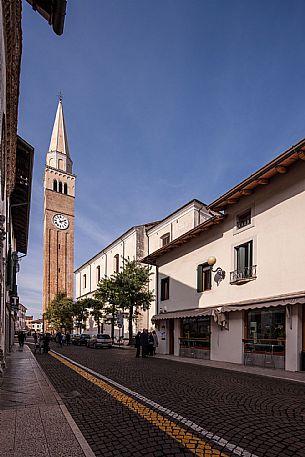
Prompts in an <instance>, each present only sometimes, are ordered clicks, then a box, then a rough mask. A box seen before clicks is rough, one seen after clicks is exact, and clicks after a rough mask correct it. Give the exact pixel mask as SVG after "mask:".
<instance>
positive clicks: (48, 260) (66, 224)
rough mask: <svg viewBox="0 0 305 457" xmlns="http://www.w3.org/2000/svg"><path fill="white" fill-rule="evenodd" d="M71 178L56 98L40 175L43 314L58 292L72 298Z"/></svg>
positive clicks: (66, 145)
mask: <svg viewBox="0 0 305 457" xmlns="http://www.w3.org/2000/svg"><path fill="white" fill-rule="evenodd" d="M74 198H75V175H73V174H72V160H71V157H70V152H69V145H68V138H67V132H66V126H65V120H64V113H63V106H62V99H61V97H60V98H59V102H58V107H57V112H56V116H55V122H54V126H53V131H52V136H51V142H50V146H49V150H48V152H47V156H46V167H45V172H44V259H43V312H45V311H46V310H47V307H48V305H49V303H50V301H51V300H52V299H53V298H54V296H55V295H56V294H57V293H59V292H64V293H66V295H67V296H68V297H72V298H73V284H74V276H73V275H74V273H73V267H74Z"/></svg>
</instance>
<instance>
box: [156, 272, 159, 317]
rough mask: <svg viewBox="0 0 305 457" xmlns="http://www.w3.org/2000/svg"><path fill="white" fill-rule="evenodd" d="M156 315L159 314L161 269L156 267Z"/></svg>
mask: <svg viewBox="0 0 305 457" xmlns="http://www.w3.org/2000/svg"><path fill="white" fill-rule="evenodd" d="M156 314H159V267H158V266H157V265H156Z"/></svg>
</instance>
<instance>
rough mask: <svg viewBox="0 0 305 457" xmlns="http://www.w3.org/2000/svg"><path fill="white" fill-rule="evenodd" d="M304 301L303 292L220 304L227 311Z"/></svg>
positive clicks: (301, 302)
mask: <svg viewBox="0 0 305 457" xmlns="http://www.w3.org/2000/svg"><path fill="white" fill-rule="evenodd" d="M303 303H305V294H301V295H298V296H296V295H295V294H293V295H290V296H289V295H284V296H282V298H279V296H278V297H276V298H275V297H273V298H270V299H265V300H257V301H255V302H254V301H253V302H252V303H249V302H245V303H238V304H235V305H225V306H222V311H223V312H229V311H243V310H244V311H246V310H248V309H262V308H270V307H275V306H286V305H297V304H303Z"/></svg>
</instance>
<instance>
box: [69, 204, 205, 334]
mask: <svg viewBox="0 0 305 457" xmlns="http://www.w3.org/2000/svg"><path fill="white" fill-rule="evenodd" d="M213 214H214V212H213V211H210V210H207V209H206V205H205V204H204V203H202V202H200V201H199V200H192V201H190V202H189V203H187V204H186V205H184V206H182V207H181V208H179V209H178V210H176V211H175V212H173V213H172V214H170V215H168V216H166V217H165V218H164V219H163V220H161V221H159V222H153V223H150V224H146V225H139V226H135V227H132V228H131V229H129V230H128V231H127V232H125V233H124V234H123V235H121V236H120V237H119V238H117V239H116V240H115V241H113V242H112V243H111V244H110V245H108V246H107V247H105V248H104V249H103V250H102V251H100V252H99V253H98V254H96V255H95V256H94V257H93V258H91V259H89V260H88V261H87V262H86V263H84V264H83V265H81V266H80V267H79V268H78V269H77V270H76V271H75V278H76V299H77V300H79V299H82V298H87V297H94V293H95V292H96V290H97V284H98V282H99V281H100V279H102V278H104V277H110V276H111V275H113V274H115V273H117V272H118V271H120V269H122V268H123V259H127V258H130V259H136V260H140V259H142V258H143V257H144V256H147V255H148V254H149V253H151V252H154V251H156V250H158V249H160V247H162V246H166V245H167V244H168V243H170V242H171V241H172V240H175V239H177V238H179V237H180V236H181V235H183V234H184V233H186V232H188V231H189V230H190V229H192V228H194V227H196V226H197V225H198V224H200V223H202V222H203V221H205V220H207V219H208V218H210V217H211V215H213ZM155 286H156V279H155V267H152V271H151V278H150V284H149V289H150V290H151V291H153V292H154V294H155V295H156V294H157V290H156V288H155ZM156 304H157V300H154V301H153V302H152V304H151V307H150V309H149V310H148V311H145V312H143V311H142V312H141V313H140V315H139V317H138V319H137V322H136V323H135V328H134V331H135V332H136V331H137V330H142V329H143V328H148V329H150V328H152V320H151V319H152V316H153V315H154V314H156V313H157V312H158V310H157V308H156ZM124 321H125V322H124V324H125V325H124V327H123V328H125V331H126V332H127V322H126V318H125V319H124ZM105 328H107V327H105ZM89 331H90V332H96V331H97V329H96V326H95V323H94V322H93V321H92V319H91V321H90V320H89ZM116 334H118V329H116Z"/></svg>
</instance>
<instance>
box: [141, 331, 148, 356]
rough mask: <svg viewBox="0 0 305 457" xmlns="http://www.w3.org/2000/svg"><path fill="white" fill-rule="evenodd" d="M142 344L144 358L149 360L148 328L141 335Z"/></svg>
mask: <svg viewBox="0 0 305 457" xmlns="http://www.w3.org/2000/svg"><path fill="white" fill-rule="evenodd" d="M140 343H141V347H142V357H143V358H147V357H148V331H147V329H146V328H144V329H143V332H142V333H141V336H140Z"/></svg>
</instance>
